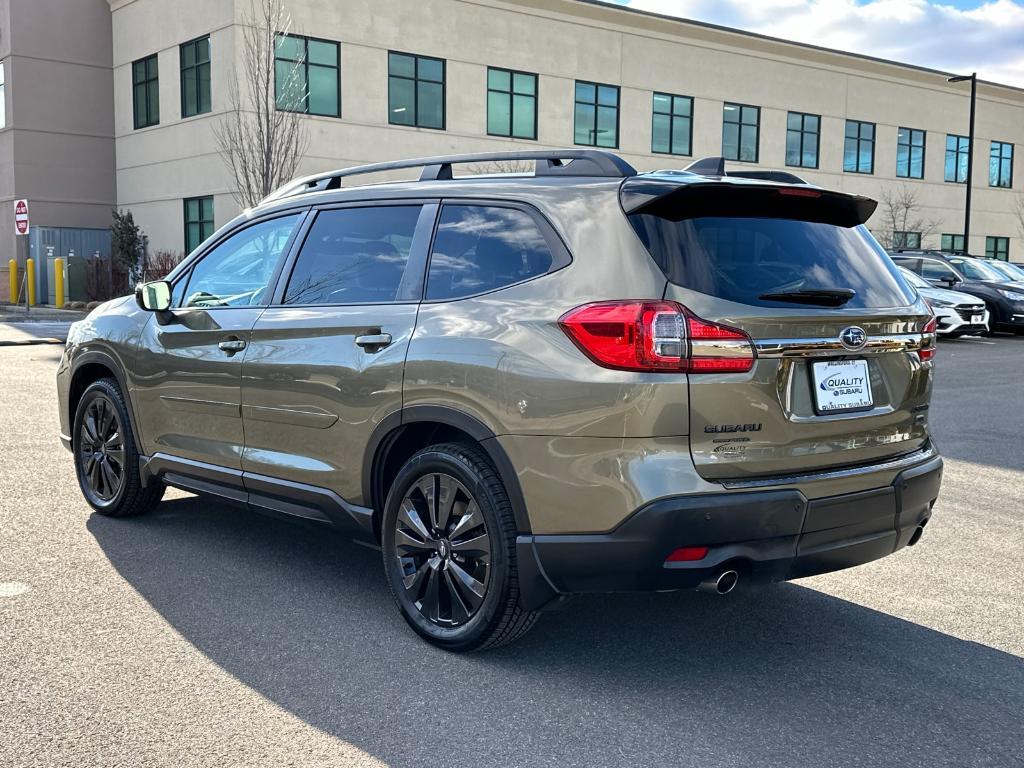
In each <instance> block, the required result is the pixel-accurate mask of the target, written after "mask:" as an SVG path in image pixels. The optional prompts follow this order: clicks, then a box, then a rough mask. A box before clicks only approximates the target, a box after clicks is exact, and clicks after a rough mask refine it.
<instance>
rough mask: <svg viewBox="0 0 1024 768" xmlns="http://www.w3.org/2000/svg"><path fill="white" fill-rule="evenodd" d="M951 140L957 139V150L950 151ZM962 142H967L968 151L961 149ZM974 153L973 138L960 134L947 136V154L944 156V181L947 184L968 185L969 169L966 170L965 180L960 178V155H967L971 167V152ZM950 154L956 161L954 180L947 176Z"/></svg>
mask: <svg viewBox="0 0 1024 768" xmlns="http://www.w3.org/2000/svg"><path fill="white" fill-rule="evenodd" d="M950 139H956V140H957V141H956V149H950V148H949V140H950ZM961 140H963V141H966V142H967V149H966V150H964V149H961V148H960V142H961ZM973 151H974V147H972V146H971V137H970V136H961V135H960V134H958V133H947V134H946V146H945V150H944V152H945V154H944V155H943V163H942V180H943V181H944V182H945V183H947V184H966V183H967V169H966V168H964V178H963V179H962V180H961V179H959V178H958V177H959V176H960V155H962V154H965V155H967V164H968V165H970V163H971V160H970V157H971V152H973ZM950 153H952V154H953V156H954V158H955V159H954V165H953V178H952V179H951V178H949V176H948V175H947V174H946V165H947V163H948V162H949V156H950Z"/></svg>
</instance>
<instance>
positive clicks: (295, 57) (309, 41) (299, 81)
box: [274, 35, 341, 117]
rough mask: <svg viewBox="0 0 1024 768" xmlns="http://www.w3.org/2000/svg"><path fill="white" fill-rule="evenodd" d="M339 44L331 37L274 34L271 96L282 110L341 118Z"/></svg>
mask: <svg viewBox="0 0 1024 768" xmlns="http://www.w3.org/2000/svg"><path fill="white" fill-rule="evenodd" d="M339 49H340V46H339V45H338V43H335V42H332V41H330V40H317V39H315V38H312V37H302V36H301V35H277V37H276V38H275V41H274V98H275V101H276V103H277V108H278V109H280V110H281V111H283V112H302V113H303V114H306V115H320V116H321V117H341V78H340V77H339V68H340V67H339V54H340V50H339Z"/></svg>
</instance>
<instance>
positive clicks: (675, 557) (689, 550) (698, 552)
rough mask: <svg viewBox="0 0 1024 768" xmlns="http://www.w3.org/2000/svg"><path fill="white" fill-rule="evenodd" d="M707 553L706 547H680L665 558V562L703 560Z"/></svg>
mask: <svg viewBox="0 0 1024 768" xmlns="http://www.w3.org/2000/svg"><path fill="white" fill-rule="evenodd" d="M707 555H708V548H707V547H680V548H679V549H676V550H674V551H673V552H672V554H671V555H669V556H668V557H666V558H665V562H666V563H692V562H693V561H695V560H703V559H704V558H705V557H707Z"/></svg>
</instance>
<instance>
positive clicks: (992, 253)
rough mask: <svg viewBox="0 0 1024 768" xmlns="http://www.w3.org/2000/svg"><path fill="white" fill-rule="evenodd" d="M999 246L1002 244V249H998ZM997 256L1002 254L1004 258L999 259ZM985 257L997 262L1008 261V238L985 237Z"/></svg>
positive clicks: (1004, 236)
mask: <svg viewBox="0 0 1024 768" xmlns="http://www.w3.org/2000/svg"><path fill="white" fill-rule="evenodd" d="M990 243H991V244H992V248H989V244H990ZM999 244H1002V245H1003V246H1004V248H1002V249H1001V250H1000V249H999V247H998V246H999ZM999 254H1002V255H1003V257H1004V258H1000V256H999ZM985 257H986V258H990V259H996V260H997V261H1006V262H1009V261H1010V238H1009V236H1007V235H985Z"/></svg>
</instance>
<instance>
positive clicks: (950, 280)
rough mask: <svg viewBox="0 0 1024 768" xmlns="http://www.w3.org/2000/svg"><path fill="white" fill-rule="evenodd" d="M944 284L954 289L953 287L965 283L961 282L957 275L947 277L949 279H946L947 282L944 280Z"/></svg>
mask: <svg viewBox="0 0 1024 768" xmlns="http://www.w3.org/2000/svg"><path fill="white" fill-rule="evenodd" d="M943 282H944V283H945V284H946V285H948V286H949V287H950V288H952V287H953V286H954V285H956V284H957V283H962V282H963V280H961V279H960V278H959V277H957V276H956V275H950V276H949V277H947V278H946V279H945V280H944V281H943Z"/></svg>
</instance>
